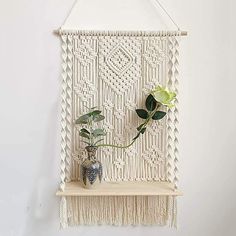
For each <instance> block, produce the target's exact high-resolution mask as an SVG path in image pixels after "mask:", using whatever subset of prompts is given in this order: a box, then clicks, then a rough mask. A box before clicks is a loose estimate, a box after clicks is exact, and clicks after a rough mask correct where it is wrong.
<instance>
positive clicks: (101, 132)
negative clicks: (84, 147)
mask: <svg viewBox="0 0 236 236" xmlns="http://www.w3.org/2000/svg"><path fill="white" fill-rule="evenodd" d="M92 134H93V136H94V137H98V136H104V135H106V133H105V132H104V130H103V129H95V130H93V132H92Z"/></svg>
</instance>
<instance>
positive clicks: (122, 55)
mask: <svg viewBox="0 0 236 236" xmlns="http://www.w3.org/2000/svg"><path fill="white" fill-rule="evenodd" d="M133 61H134V59H133V57H132V56H131V54H130V53H129V51H127V50H126V49H125V48H124V47H123V46H122V45H120V44H118V45H116V46H115V47H114V48H113V49H112V50H111V52H110V53H109V55H108V56H107V57H106V63H107V65H108V66H109V67H110V68H111V69H112V70H113V71H115V72H116V73H117V74H118V75H121V74H123V73H124V72H125V71H127V70H128V69H129V67H130V66H131V65H132V64H133Z"/></svg>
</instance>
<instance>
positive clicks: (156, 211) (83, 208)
mask: <svg viewBox="0 0 236 236" xmlns="http://www.w3.org/2000/svg"><path fill="white" fill-rule="evenodd" d="M72 209H73V213H72V214H70V211H71V210H72ZM60 212H61V226H62V228H66V227H67V226H68V225H69V226H76V225H118V226H119V225H160V226H164V225H166V224H169V226H170V227H176V214H177V212H176V198H175V197H172V196H116V197H114V196H96V197H95V196H94V197H67V198H65V197H63V198H62V200H61V211H60Z"/></svg>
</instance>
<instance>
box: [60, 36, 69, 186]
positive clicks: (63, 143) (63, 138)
mask: <svg viewBox="0 0 236 236" xmlns="http://www.w3.org/2000/svg"><path fill="white" fill-rule="evenodd" d="M61 40H62V44H61V45H62V85H61V163H60V179H61V183H60V189H61V190H64V188H65V179H66V173H65V169H66V163H65V160H66V87H67V83H66V78H67V36H66V35H62V36H61Z"/></svg>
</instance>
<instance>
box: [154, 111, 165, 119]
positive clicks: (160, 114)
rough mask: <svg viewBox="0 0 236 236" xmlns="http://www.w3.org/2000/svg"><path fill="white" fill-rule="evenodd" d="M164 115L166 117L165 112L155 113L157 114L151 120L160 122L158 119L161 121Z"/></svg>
mask: <svg viewBox="0 0 236 236" xmlns="http://www.w3.org/2000/svg"><path fill="white" fill-rule="evenodd" d="M165 115H166V112H164V111H157V112H156V113H155V114H154V115H153V117H152V119H153V120H160V119H162V118H163V117H164V116H165Z"/></svg>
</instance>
